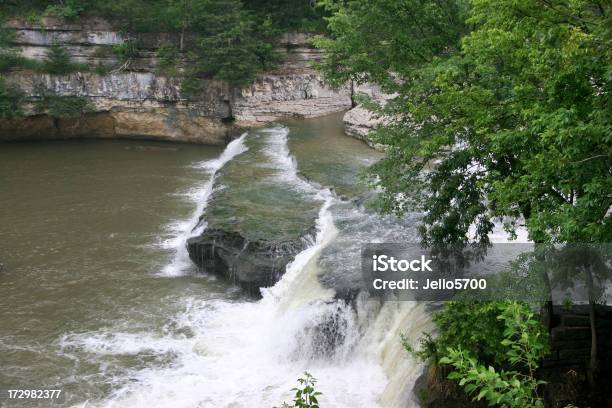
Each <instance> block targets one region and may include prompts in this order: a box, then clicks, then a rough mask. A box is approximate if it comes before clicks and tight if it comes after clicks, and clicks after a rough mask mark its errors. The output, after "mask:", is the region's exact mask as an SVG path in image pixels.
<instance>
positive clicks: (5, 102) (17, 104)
mask: <svg viewBox="0 0 612 408" xmlns="http://www.w3.org/2000/svg"><path fill="white" fill-rule="evenodd" d="M23 102H24V95H23V92H22V91H21V90H20V89H19V88H17V87H16V86H14V85H10V84H8V83H7V81H6V80H5V79H4V78H3V77H2V76H1V75H0V118H1V119H10V118H14V117H17V116H19V115H21V114H22V104H23Z"/></svg>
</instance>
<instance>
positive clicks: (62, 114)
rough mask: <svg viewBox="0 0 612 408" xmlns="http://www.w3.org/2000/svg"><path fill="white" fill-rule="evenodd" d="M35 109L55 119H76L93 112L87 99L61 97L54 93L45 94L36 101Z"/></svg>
mask: <svg viewBox="0 0 612 408" xmlns="http://www.w3.org/2000/svg"><path fill="white" fill-rule="evenodd" d="M35 109H36V110H37V111H38V112H45V113H46V114H48V115H49V116H51V117H53V118H74V117H79V116H81V115H83V114H86V113H89V112H91V111H93V107H92V106H91V103H90V102H89V100H88V99H87V98H84V97H80V96H59V95H55V94H53V93H44V94H43V95H42V96H41V98H40V99H39V100H37V101H36V104H35Z"/></svg>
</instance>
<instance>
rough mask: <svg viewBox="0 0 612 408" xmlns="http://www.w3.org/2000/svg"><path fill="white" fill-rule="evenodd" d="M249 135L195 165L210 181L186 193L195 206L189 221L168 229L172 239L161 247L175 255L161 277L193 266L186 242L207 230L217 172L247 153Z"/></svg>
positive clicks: (175, 223) (176, 274)
mask: <svg viewBox="0 0 612 408" xmlns="http://www.w3.org/2000/svg"><path fill="white" fill-rule="evenodd" d="M246 136H247V134H246V133H244V134H243V135H242V136H240V137H239V138H238V139H236V140H233V141H232V142H230V143H229V144H228V145H227V147H226V148H225V150H224V151H223V153H221V155H220V156H219V157H218V158H216V159H213V160H207V161H204V162H200V163H197V164H196V165H195V167H197V168H199V169H202V170H203V172H204V174H203V175H205V176H207V177H208V179H207V181H206V182H205V183H203V184H202V185H199V186H196V187H194V188H192V189H191V190H190V191H188V192H187V193H186V194H185V196H186V197H187V198H188V199H189V201H190V202H192V203H194V205H195V208H194V210H193V213H192V214H191V217H189V218H188V219H187V220H181V221H177V222H174V223H172V224H170V225H169V226H168V228H167V229H168V230H169V231H170V233H171V234H172V237H171V238H169V239H167V240H165V241H164V242H162V244H161V247H162V248H165V249H171V250H173V251H174V256H173V258H172V261H171V262H170V263H169V264H168V265H166V266H165V267H164V268H163V270H162V272H161V274H162V275H164V276H179V275H182V274H183V273H185V271H187V270H188V269H189V268H190V267H191V266H192V263H191V261H190V259H189V254H188V253H187V240H188V239H189V238H190V237H192V236H195V235H199V234H201V233H202V231H203V230H204V228H206V225H205V223H203V222H200V216H201V215H202V214H203V213H204V210H205V209H206V205H207V204H208V201H209V200H210V197H211V195H212V193H213V191H214V187H215V180H216V178H217V173H218V172H219V170H221V169H222V168H223V166H224V165H225V164H226V163H227V162H229V161H230V160H232V159H233V158H234V157H236V156H238V155H239V154H241V153H244V152H246V151H247V150H248V149H247V147H246V146H245V144H244V139H245V138H246Z"/></svg>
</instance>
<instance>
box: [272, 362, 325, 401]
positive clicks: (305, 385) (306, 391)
mask: <svg viewBox="0 0 612 408" xmlns="http://www.w3.org/2000/svg"><path fill="white" fill-rule="evenodd" d="M298 383H300V385H299V386H298V387H297V388H293V389H292V390H291V391H295V397H294V399H293V405H289V404H287V403H286V402H284V403H283V405H281V408H319V401H318V400H317V397H318V396H319V395H321V393H320V392H318V391H316V390H315V388H314V387H315V384H316V383H317V379H316V378H314V377H313V376H312V375H311V374H310V373H309V372H307V371H306V372H304V376H303V377H300V378H298Z"/></svg>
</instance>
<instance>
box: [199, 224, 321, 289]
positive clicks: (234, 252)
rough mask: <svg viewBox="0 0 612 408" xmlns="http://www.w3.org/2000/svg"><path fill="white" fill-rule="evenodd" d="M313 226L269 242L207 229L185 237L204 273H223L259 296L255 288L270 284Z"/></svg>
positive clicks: (311, 231) (306, 243)
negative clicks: (295, 236)
mask: <svg viewBox="0 0 612 408" xmlns="http://www.w3.org/2000/svg"><path fill="white" fill-rule="evenodd" d="M313 232H314V229H312V230H310V231H307V232H306V234H305V236H304V237H302V238H298V239H294V240H287V241H281V242H273V241H267V240H256V241H254V240H249V239H247V238H245V237H243V236H242V235H241V234H240V233H238V232H232V231H224V230H221V229H208V230H206V231H204V233H202V235H200V236H198V237H193V238H190V239H189V240H188V241H187V249H188V251H189V257H190V258H191V260H192V261H193V262H194V263H195V264H196V265H198V266H199V267H200V269H201V270H202V271H204V272H206V273H212V274H215V275H220V276H223V277H225V278H227V279H229V280H230V281H232V282H233V283H235V284H237V285H239V286H241V287H242V288H244V289H245V290H246V291H247V292H248V293H250V294H252V295H255V296H259V295H260V293H259V288H264V287H269V286H272V285H274V284H275V283H276V282H278V280H279V279H280V278H281V276H283V274H284V273H285V267H286V266H287V264H288V263H289V262H291V261H292V260H293V258H294V257H295V255H296V254H298V253H299V252H301V251H302V250H304V249H305V248H306V247H307V246H308V245H309V239H308V238H309V237H310V236H311V234H312V233H313Z"/></svg>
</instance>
